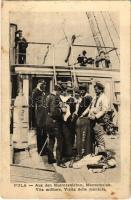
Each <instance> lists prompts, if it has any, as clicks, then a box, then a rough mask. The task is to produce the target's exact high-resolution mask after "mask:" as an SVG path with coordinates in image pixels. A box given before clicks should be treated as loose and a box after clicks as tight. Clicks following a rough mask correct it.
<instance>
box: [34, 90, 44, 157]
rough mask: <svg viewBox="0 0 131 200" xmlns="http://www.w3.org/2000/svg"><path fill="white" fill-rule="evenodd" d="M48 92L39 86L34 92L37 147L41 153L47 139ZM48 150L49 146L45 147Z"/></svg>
mask: <svg viewBox="0 0 131 200" xmlns="http://www.w3.org/2000/svg"><path fill="white" fill-rule="evenodd" d="M46 96H47V95H46V94H45V93H44V92H43V91H42V90H40V89H39V88H35V89H34V90H33V93H32V103H33V108H34V110H35V123H36V132H37V149H38V153H40V151H41V149H42V147H43V145H44V143H45V141H46V139H47V134H46V118H47V109H46ZM45 151H47V148H45Z"/></svg>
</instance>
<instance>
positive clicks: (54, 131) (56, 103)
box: [46, 84, 66, 168]
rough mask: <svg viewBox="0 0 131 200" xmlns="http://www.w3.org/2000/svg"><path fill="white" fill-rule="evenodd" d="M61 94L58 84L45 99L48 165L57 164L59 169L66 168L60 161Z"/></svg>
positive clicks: (61, 138)
mask: <svg viewBox="0 0 131 200" xmlns="http://www.w3.org/2000/svg"><path fill="white" fill-rule="evenodd" d="M61 92H62V87H61V85H60V84H57V85H55V88H54V91H53V92H51V93H50V94H49V95H48V96H47V99H46V102H47V113H48V116H47V121H46V127H47V134H48V137H49V144H48V163H49V164H52V163H55V162H56V163H57V165H58V166H59V167H62V168H66V165H65V164H64V162H63V160H62V145H63V135H62V124H63V113H62V109H61V104H62V102H61V99H60V94H61ZM55 140H56V141H57V146H56V160H55V157H54V152H53V151H54V145H55Z"/></svg>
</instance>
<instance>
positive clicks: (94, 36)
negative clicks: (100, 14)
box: [86, 12, 100, 53]
mask: <svg viewBox="0 0 131 200" xmlns="http://www.w3.org/2000/svg"><path fill="white" fill-rule="evenodd" d="M86 17H87V19H88V21H89V25H90V28H91V33H92V36H93V38H94V41H95V44H96V47H97V51H98V53H99V50H100V44H99V45H98V43H100V41H98V38H96V35H95V34H94V30H93V29H94V27H93V25H94V24H93V23H92V22H91V21H92V20H91V17H90V14H89V13H88V12H86Z"/></svg>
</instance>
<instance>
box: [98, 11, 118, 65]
mask: <svg viewBox="0 0 131 200" xmlns="http://www.w3.org/2000/svg"><path fill="white" fill-rule="evenodd" d="M101 15H102V18H103V21H104V23H105V26H106V29H107V31H108V34H109V37H110V39H111V42H112V44H113V47H114V48H115V43H114V41H113V39H112V36H111V33H110V31H109V28H108V26H107V23H106V20H105V18H104V15H103V13H102V12H101ZM115 53H116V56H117V58H118V61H119V63H120V58H119V55H118V53H117V50H116V49H115Z"/></svg>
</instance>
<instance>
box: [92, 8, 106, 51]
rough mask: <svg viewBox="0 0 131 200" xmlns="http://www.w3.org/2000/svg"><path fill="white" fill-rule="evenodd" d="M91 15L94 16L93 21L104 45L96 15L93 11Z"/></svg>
mask: <svg viewBox="0 0 131 200" xmlns="http://www.w3.org/2000/svg"><path fill="white" fill-rule="evenodd" d="M93 16H94V19H95V22H96V25H97V29H98V31H99V34H100V37H101V40H102V43H103V46H104V47H105V46H106V45H105V42H104V39H103V37H102V34H101V31H100V28H99V24H98V21H97V19H96V16H95V14H94V12H93ZM105 52H106V48H105Z"/></svg>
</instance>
